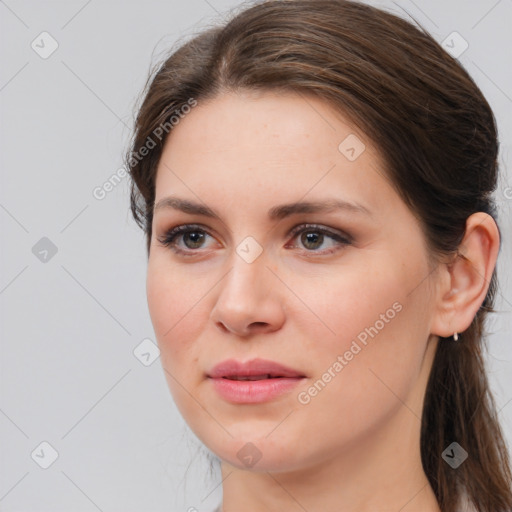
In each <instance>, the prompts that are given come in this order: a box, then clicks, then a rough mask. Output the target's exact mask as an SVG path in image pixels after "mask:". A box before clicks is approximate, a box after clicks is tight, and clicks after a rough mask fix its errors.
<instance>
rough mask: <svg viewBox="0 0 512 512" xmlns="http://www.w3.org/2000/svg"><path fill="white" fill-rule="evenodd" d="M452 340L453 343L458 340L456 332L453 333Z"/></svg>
mask: <svg viewBox="0 0 512 512" xmlns="http://www.w3.org/2000/svg"><path fill="white" fill-rule="evenodd" d="M453 339H454V340H455V341H457V340H458V339H459V335H458V334H457V333H456V332H454V333H453Z"/></svg>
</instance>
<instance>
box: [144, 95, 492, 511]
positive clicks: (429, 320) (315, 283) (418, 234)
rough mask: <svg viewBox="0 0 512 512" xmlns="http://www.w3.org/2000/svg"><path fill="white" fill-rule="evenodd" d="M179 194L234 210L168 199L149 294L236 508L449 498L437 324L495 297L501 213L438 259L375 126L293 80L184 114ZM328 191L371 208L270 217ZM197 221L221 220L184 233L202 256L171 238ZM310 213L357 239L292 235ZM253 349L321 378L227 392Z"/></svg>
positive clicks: (429, 503)
mask: <svg viewBox="0 0 512 512" xmlns="http://www.w3.org/2000/svg"><path fill="white" fill-rule="evenodd" d="M350 134H355V135H356V136H357V137H358V138H359V140H360V141H362V142H363V143H364V144H365V148H366V149H365V150H364V151H363V152H362V153H361V154H360V156H358V157H357V158H356V159H355V160H354V161H350V160H349V159H347V157H346V156H345V155H344V154H342V152H340V151H339V150H338V146H339V144H340V143H341V142H342V141H343V140H344V139H345V138H346V137H347V136H348V135H350ZM171 195H172V196H173V197H180V198H184V199H188V200H191V201H196V202H199V203H202V204H206V205H208V206H209V207H210V208H212V209H213V210H215V211H216V212H217V213H218V215H219V217H220V219H213V218H209V217H205V216H203V215H199V214H190V213H185V212H182V211H177V210H174V209H171V208H168V209H165V208H160V209H157V210H156V211H155V215H154V219H153V226H152V228H153V233H152V240H151V250H150V256H149V261H148V269H147V298H148V306H149V311H150V315H151V320H152V323H153V326H154V330H155V335H156V338H157V341H158V344H159V348H160V350H161V361H162V365H163V368H164V370H165V375H166V378H167V381H168V385H169V388H170V390H171V393H172V395H173V398H174V400H175V402H176V404H177V407H178V408H179V410H180V412H181V414H182V415H183V417H184V419H185V420H186V422H187V423H188V424H189V426H190V427H191V429H192V430H193V431H194V433H195V434H196V435H197V436H198V437H199V439H201V440H202V441H203V442H204V444H205V445H206V446H207V447H208V448H209V449H210V450H211V451H213V452H214V453H215V454H216V455H217V456H218V457H219V458H220V459H221V470H222V476H223V479H225V480H224V483H223V510H224V512H238V511H240V510H250V511H251V512H260V511H261V512H263V511H281V510H289V511H295V510H297V511H300V510H302V511H303V510H304V509H305V510H307V511H308V512H317V511H318V512H319V511H322V512H334V511H341V510H342V511H343V512H367V511H368V512H369V511H375V510H379V512H385V511H394V512H396V511H398V510H400V511H401V512H412V511H418V510H421V511H424V512H440V509H439V507H438V504H437V502H436V500H435V496H434V494H433V492H432V489H431V487H430V485H429V483H428V480H427V478H426V475H425V473H424V471H423V469H422V465H421V459H420V425H421V422H420V418H421V411H422V406H423V397H424V392H425V388H426V383H427V378H428V375H429V372H430V369H431V365H432V361H433V356H434V354H435V349H436V346H437V343H438V342H439V338H438V337H439V336H450V335H452V334H453V333H454V332H455V331H457V332H459V333H460V332H462V331H464V330H465V329H466V328H467V327H468V326H469V325H470V323H471V321H472V319H473V317H474V315H475V314H476V312H477V310H478V308H479V306H480V305H481V303H482V302H483V300H484V297H485V294H486V292H487V287H488V284H487V283H488V281H489V279H490V276H491V273H492V270H493V268H494V265H495V262H496V257H497V252H498V247H499V236H498V231H497V228H496V225H495V223H494V221H493V220H492V218H491V217H489V216H488V215H486V214H484V213H481V212H479V213H476V214H474V215H472V216H471V217H470V218H469V219H468V224H467V231H466V237H465V238H464V241H463V243H462V244H461V247H460V252H461V253H463V254H464V256H465V258H466V259H464V258H458V259H456V260H454V261H453V262H451V264H450V265H449V264H448V262H445V263H440V264H439V265H438V266H437V267H436V268H433V267H432V266H431V264H430V263H429V252H428V249H427V246H426V242H425V238H424V235H423V232H422V230H421V227H420V225H419V224H418V221H417V220H416V218H415V217H414V216H413V214H412V213H411V211H410V210H409V209H408V208H407V206H406V205H405V203H404V202H403V201H402V200H401V198H400V197H399V195H398V194H397V192H396V191H395V189H394V188H393V187H392V186H391V184H390V183H389V181H388V179H387V178H386V174H385V171H384V166H383V163H382V160H381V158H380V156H379V153H378V151H377V150H376V149H375V148H374V146H373V145H372V143H371V141H370V140H369V139H368V138H367V137H366V136H365V135H364V133H361V132H360V131H359V130H358V129H356V128H355V127H354V126H353V125H352V124H351V123H350V122H349V121H348V120H346V119H344V118H343V117H342V116H341V115H339V114H337V113H335V112H334V111H333V109H332V108H331V107H330V106H329V105H327V104H326V103H324V102H322V101H321V100H319V99H315V98H312V97H305V96H299V95H295V94H292V93H290V94H286V95H283V94H279V95H277V94H274V93H258V94H255V93H253V92H251V93H248V92H240V93H236V94H235V93H223V94H221V95H220V96H218V97H216V98H214V99H213V100H210V101H208V102H206V103H201V102H199V105H198V106H197V107H195V108H193V109H192V111H191V112H190V113H189V114H188V115H187V116H186V117H185V118H184V119H183V120H181V121H180V123H179V125H177V126H175V127H174V128H173V130H172V133H171V134H170V136H169V138H168V139H167V141H166V144H165V147H164V152H163V155H162V158H161V160H160V163H159V167H158V170H157V179H156V199H155V203H158V202H159V201H160V200H161V199H163V198H165V197H168V196H171ZM327 197H336V198H339V199H344V200H347V201H351V202H357V203H359V204H362V205H364V206H365V207H366V208H368V209H369V210H370V212H371V215H363V214H361V213H355V212H348V211H333V212H329V213H314V214H304V213H302V214H295V215H293V216H291V217H287V218H284V219H281V220H279V221H270V220H269V219H268V218H267V211H268V210H269V209H270V208H272V207H273V206H275V205H278V204H282V203H289V202H293V201H298V200H311V201H313V200H318V201H323V200H325V199H326V198H327ZM190 223H196V224H197V223H199V224H201V226H202V228H203V230H204V231H203V232H206V235H205V237H204V238H203V240H202V242H200V243H199V244H198V245H194V241H197V237H196V238H195V239H192V241H191V239H190V238H189V237H187V236H183V235H182V236H178V237H177V238H176V240H175V243H176V245H177V247H179V248H181V249H183V250H185V251H188V253H189V254H191V256H184V255H183V254H178V253H176V252H174V251H173V250H172V248H171V247H165V246H164V245H163V244H162V243H160V241H159V239H160V240H161V239H162V238H163V237H165V234H166V232H167V231H168V230H169V229H170V228H173V227H175V226H177V225H182V224H190ZM304 223H315V224H318V225H320V226H323V227H326V228H330V229H331V230H332V231H335V232H340V234H341V235H343V234H344V233H348V234H349V235H351V237H352V242H351V243H350V244H346V245H343V244H339V243H337V242H336V241H335V240H333V239H331V238H329V237H328V236H327V235H324V239H323V242H322V241H321V239H320V241H319V242H316V244H315V243H311V242H310V243H309V245H307V244H308V240H307V239H305V236H302V237H301V234H300V233H299V234H297V235H295V236H289V232H290V230H291V229H292V228H294V227H295V226H299V225H301V224H304ZM191 231H194V229H193V228H192V229H191ZM194 232H196V233H197V229H196V230H195V231H194ZM306 232H309V233H311V232H313V233H318V231H317V230H315V229H314V228H313V229H309V230H307V229H306ZM248 236H251V237H253V238H254V239H255V240H256V241H257V242H258V244H259V245H260V246H261V248H262V249H263V252H262V253H261V254H260V255H259V256H258V257H257V258H256V259H255V260H254V261H253V262H252V263H248V262H247V261H245V260H244V259H243V258H242V257H240V256H239V254H237V252H236V248H237V246H238V245H239V244H240V243H241V242H242V241H243V240H244V239H245V238H246V237H248ZM186 243H188V246H187V245H186ZM201 244H202V245H201ZM305 244H306V245H305ZM330 250H333V252H331V253H330V254H329V251H330ZM194 251H195V252H194ZM397 303H398V304H399V306H400V307H401V308H400V311H399V312H396V314H395V315H394V317H393V318H392V319H389V318H388V321H387V322H385V323H384V327H382V328H380V329H378V333H377V334H376V335H374V337H372V338H370V337H369V340H368V342H367V344H366V345H362V344H361V343H359V345H361V347H362V348H361V350H360V351H359V352H358V353H357V354H356V355H354V356H353V358H352V359H351V360H350V361H347V364H346V365H344V366H343V369H342V370H341V371H338V372H334V373H335V377H333V378H331V380H330V382H328V383H327V384H326V385H325V387H323V388H322V389H321V391H320V392H317V394H316V395H315V396H313V397H311V396H310V401H309V402H308V403H306V404H304V403H300V402H299V400H298V395H299V393H300V392H303V395H302V396H304V392H306V393H307V390H308V389H310V387H311V386H312V385H313V384H314V383H315V382H317V381H318V379H320V378H322V375H324V374H325V372H327V371H328V369H329V368H331V373H332V372H333V370H332V367H333V363H334V362H335V361H336V360H337V357H338V356H339V355H343V354H344V353H345V352H346V351H347V350H349V349H350V346H351V344H352V342H353V340H355V339H357V336H358V335H359V334H360V333H361V332H363V331H364V330H365V328H368V327H370V326H375V325H377V324H376V321H377V320H379V319H380V318H382V317H381V315H382V314H384V315H385V314H386V311H388V310H389V309H390V308H392V305H393V304H395V305H396V304H397ZM386 318H387V317H386ZM378 325H380V324H378ZM444 342H448V343H449V342H450V341H444ZM255 357H262V358H265V359H270V360H274V361H277V362H280V363H282V364H285V365H287V366H289V367H292V368H294V369H296V370H299V371H300V372H302V373H303V374H304V375H306V379H304V381H303V382H301V383H300V385H298V386H297V387H296V388H295V389H294V390H292V391H291V392H288V393H285V394H284V395H281V396H279V397H278V398H276V399H274V400H272V401H270V402H267V403H262V404H232V403H229V402H227V401H225V400H224V399H222V398H221V397H220V396H219V395H218V394H217V393H216V392H215V390H214V389H213V386H212V384H211V381H210V380H209V379H207V378H206V373H207V372H208V370H210V369H211V368H212V367H213V365H214V364H217V363H219V362H220V361H223V360H225V359H229V358H234V359H238V360H240V361H246V360H249V359H252V358H255ZM248 442H250V443H253V445H254V446H255V447H256V448H257V450H258V452H259V453H260V454H261V458H260V460H259V461H258V462H257V463H256V464H255V465H254V466H252V467H248V465H247V464H245V463H244V462H243V461H242V460H240V459H239V458H238V457H237V452H238V451H239V450H240V449H241V448H242V447H244V445H246V443H248ZM253 450H254V449H253Z"/></svg>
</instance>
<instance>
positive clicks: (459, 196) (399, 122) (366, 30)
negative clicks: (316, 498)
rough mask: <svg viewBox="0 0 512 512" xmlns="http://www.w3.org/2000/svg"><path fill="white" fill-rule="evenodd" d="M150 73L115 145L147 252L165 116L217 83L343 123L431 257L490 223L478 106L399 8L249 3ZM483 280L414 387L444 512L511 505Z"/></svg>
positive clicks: (425, 458)
mask: <svg viewBox="0 0 512 512" xmlns="http://www.w3.org/2000/svg"><path fill="white" fill-rule="evenodd" d="M153 74H154V76H153V77H151V76H150V78H149V79H148V82H147V84H146V87H145V91H144V100H143V102H142V104H141V106H140V108H139V109H138V115H137V118H136V123H135V132H134V138H133V141H132V143H131V147H130V150H129V152H127V154H126V164H127V168H128V170H129V172H130V175H131V178H132V188H131V211H132V214H133V216H134V218H135V220H136V222H137V223H138V225H139V226H140V227H141V228H142V229H143V230H144V232H145V234H146V242H147V245H146V249H147V254H148V256H149V253H150V243H151V236H152V234H151V231H152V230H151V224H152V219H153V204H154V200H155V176H156V170H157V165H158V162H159V159H160V156H161V153H162V148H163V144H164V143H165V140H166V136H167V134H168V133H170V132H171V130H172V126H174V125H173V123H170V124H169V119H170V118H171V117H172V116H174V123H176V122H179V119H180V118H181V117H182V114H183V112H186V110H184V107H183V106H184V105H187V104H189V105H190V104H191V100H192V101H198V102H201V101H206V100H207V99H212V98H215V97H216V96H218V95H220V94H222V93H223V92H227V91H238V90H252V91H274V92H276V91H282V92H295V93H298V94H303V95H313V96H315V97H317V98H320V99H323V100H324V101H326V102H328V103H329V104H330V105H331V107H332V108H333V109H336V110H338V111H339V112H340V113H341V114H342V115H344V116H345V117H346V118H348V119H349V120H350V121H352V122H353V123H354V125H355V126H357V127H358V128H359V129H361V130H362V132H363V133H365V134H366V135H367V136H368V137H369V138H370V139H371V140H372V141H373V142H374V143H375V145H376V147H377V148H378V149H379V151H380V155H381V157H382V159H383V161H384V163H385V165H386V172H387V177H388V179H390V181H391V183H392V184H393V186H395V188H396V190H397V191H398V193H399V194H400V196H401V197H402V198H403V200H404V201H405V203H406V204H407V205H408V207H409V208H410V210H411V211H412V212H413V214H414V215H416V216H417V218H418V219H419V220H420V222H421V225H422V227H423V230H424V233H425V238H426V240H427V243H428V247H429V249H430V253H431V257H432V258H433V259H434V260H439V261H441V258H445V257H450V256H454V255H455V256H457V255H458V252H457V249H458V247H459V244H460V242H461V240H462V239H463V237H464V234H465V225H466V219H467V218H468V217H469V216H470V215H471V214H473V213H474V212H478V211H482V212H486V213H488V214H490V215H491V216H493V218H494V219H496V207H495V205H494V203H493V199H492V193H493V191H494V190H495V188H496V185H497V172H498V165H497V156H498V141H497V129H496V122H495V118H494V115H493V113H492V111H491V108H490V107H489V104H488V103H487V101H486V100H485V98H484V96H483V95H482V93H481V91H480V90H479V89H478V87H477V86H476V84H475V83H474V81H473V80H472V79H471V77H470V76H469V74H468V73H467V72H466V71H465V69H464V68H463V67H462V66H461V65H460V63H459V62H458V61H457V60H456V59H454V58H452V57H451V56H450V55H449V54H448V53H446V52H445V51H444V50H443V49H442V47H441V46H440V45H439V44H438V43H437V42H436V41H435V40H434V39H433V38H432V36H430V35H429V34H428V33H427V31H426V30H424V29H423V28H418V27H416V26H414V25H413V24H412V23H410V22H408V21H405V20H404V19H402V18H401V17H398V16H395V15H393V14H391V13H389V12H386V11H383V10H380V9H377V8H374V7H370V6H368V5H364V4H361V3H356V2H353V1H344V0H284V1H282V0H281V1H279V0H270V1H266V2H259V3H256V4H253V5H252V6H249V7H247V8H245V9H244V10H242V11H241V12H239V13H238V14H236V15H235V16H234V17H232V19H230V20H229V21H228V22H227V23H225V24H224V25H223V26H219V27H214V28H210V29H208V30H205V31H203V32H202V33H200V34H199V35H197V36H195V37H194V38H193V39H191V40H190V41H188V42H186V43H185V44H182V45H181V47H179V48H178V49H177V50H176V51H174V50H173V51H172V53H171V55H170V56H169V57H168V58H166V59H165V61H164V62H163V64H161V65H159V67H158V68H157V69H156V71H155V72H154V73H153ZM165 123H167V125H165ZM162 126H163V127H164V131H163V132H162ZM162 135H163V136H162ZM150 140H151V141H152V142H151V143H149V141H150ZM150 145H151V149H150V150H149V151H144V155H143V157H141V153H142V152H141V148H143V147H146V148H149V146H150ZM459 256H460V257H463V256H461V255H459ZM496 288H497V281H496V271H494V273H493V275H492V279H491V282H490V283H489V289H488V293H487V296H486V298H485V300H484V302H483V304H482V306H481V307H480V309H479V311H478V312H477V314H476V315H475V318H474V319H473V322H472V324H471V326H470V327H469V328H468V329H467V330H466V331H465V332H463V333H461V334H460V335H459V340H458V341H455V340H453V339H451V338H450V339H444V338H441V339H440V343H439V345H438V348H437V352H436V355H435V360H434V362H433V367H432V371H431V374H430V378H429V382H428V385H427V389H426V395H425V401H424V409H423V417H422V425H421V458H422V463H423V468H424V470H425V473H426V475H427V477H428V479H429V481H430V484H431V486H432V488H433V490H434V493H435V495H436V497H437V500H438V503H439V506H440V508H441V510H442V511H443V512H455V511H456V510H457V506H458V505H459V503H460V500H461V499H462V497H463V496H467V499H468V500H469V501H470V502H471V503H472V504H473V506H474V507H475V509H476V510H477V511H478V512H509V511H510V510H512V491H511V481H512V477H511V471H510V462H509V455H508V451H507V446H506V443H505V441H504V438H503V435H502V432H501V429H500V425H499V421H498V417H497V412H496V406H495V403H494V400H493V396H492V394H491V391H490V387H489V383H488V380H487V375H486V370H485V364H484V353H483V349H484V346H483V345H484V336H485V334H486V333H485V332H484V319H485V317H486V314H487V313H488V312H492V311H494V310H493V304H494V300H495V295H496ZM454 441H456V442H457V443H459V445H461V446H462V447H463V448H464V449H465V450H466V451H467V452H468V458H467V459H466V460H465V461H464V462H463V463H462V464H461V465H460V466H459V467H458V468H456V469H453V468H452V467H451V466H450V465H448V464H447V463H446V462H445V461H444V460H443V458H442V453H443V451H444V450H445V449H446V448H447V447H448V446H449V445H450V444H451V443H452V442H454Z"/></svg>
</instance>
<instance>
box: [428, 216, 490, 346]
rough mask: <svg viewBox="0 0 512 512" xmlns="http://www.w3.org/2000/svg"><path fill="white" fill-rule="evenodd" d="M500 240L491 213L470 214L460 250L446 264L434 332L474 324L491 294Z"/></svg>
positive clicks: (440, 333) (450, 332) (449, 332)
mask: <svg viewBox="0 0 512 512" xmlns="http://www.w3.org/2000/svg"><path fill="white" fill-rule="evenodd" d="M499 244H500V237H499V231H498V227H497V226H496V222H495V221H494V219H493V218H492V217H491V216H490V215H488V214H486V213H484V212H477V213H474V214H473V215H471V216H469V217H468V219H467V221H466V231H465V235H464V238H463V240H462V242H461V244H460V247H459V250H458V254H457V255H456V256H455V258H454V260H452V262H450V263H449V264H445V269H444V272H445V277H446V279H445V280H444V282H443V285H442V286H440V287H439V296H438V298H437V305H436V309H435V316H434V318H433V322H432V326H431V328H432V334H436V335H438V336H441V337H449V336H453V335H454V333H461V332H463V331H465V330H466V329H467V328H468V327H469V326H470V325H471V322H472V321H473V319H474V317H475V315H476V314H477V312H478V310H479V308H480V306H481V305H482V303H483V301H484V300H485V296H486V295H487V290H488V289H489V283H490V280H491V277H492V273H493V271H494V268H495V266H496V259H497V257H498V252H499Z"/></svg>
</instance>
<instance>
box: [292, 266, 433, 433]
mask: <svg viewBox="0 0 512 512" xmlns="http://www.w3.org/2000/svg"><path fill="white" fill-rule="evenodd" d="M368 269H372V270H368ZM424 273H425V272H424V269H423V268H422V266H421V265H417V266H416V267H415V268H413V267H408V268H406V267H405V266H404V265H400V264H397V262H396V261H395V262H394V264H393V265H392V264H391V262H387V264H386V262H385V261H382V260H381V262H380V264H375V265H373V266H371V265H367V268H366V269H361V271H354V270H351V272H350V273H341V272H340V273H339V274H338V275H339V277H331V279H329V280H325V281H324V282H323V284H322V286H319V287H315V290H314V291H313V290H309V292H308V291H307V290H306V289H304V288H303V289H302V290H300V292H299V293H300V294H301V296H304V297H308V298H309V299H308V306H310V308H311V310H313V311H315V312H317V314H318V318H319V321H316V320H315V319H314V318H313V323H312V322H311V318H312V316H311V313H309V314H308V315H307V318H308V319H309V322H306V319H305V318H304V316H303V317H302V318H303V320H302V322H303V325H302V326H301V327H302V331H303V332H304V333H305V336H303V337H302V339H303V342H304V344H305V350H304V361H315V363H314V377H315V378H314V379H312V380H313V382H318V380H317V379H320V380H321V382H319V383H318V386H317V387H318V388H319V389H321V391H318V393H317V394H316V395H315V398H314V400H315V401H317V405H318V407H319V410H321V409H324V410H325V411H327V410H332V407H340V408H348V409H349V410H353V411H359V413H360V414H361V415H364V416H365V417H368V418H369V417H371V416H372V415H378V414H380V413H381V412H382V411H383V409H385V408H388V407H389V406H390V404H396V403H400V402H399V400H397V397H396V396H400V397H404V396H405V395H406V394H407V392H408V390H409V389H410V388H411V386H412V383H413V381H414V378H415V376H417V374H418V372H419V371H420V367H421V362H422V357H423V353H424V350H425V343H426V339H427V336H428V304H427V303H426V301H425V289H424V288H422V287H421V286H420V287H418V289H417V290H416V292H415V293H410V291H411V289H412V288H414V286H412V283H413V282H415V280H416V282H420V281H421V279H420V277H424ZM308 324H309V327H308ZM313 326H314V327H313ZM308 333H309V335H308ZM423 338H424V341H422V339H423ZM339 356H341V361H340V359H339ZM336 362H337V364H336ZM398 370H399V371H398ZM329 371H330V374H329ZM333 374H334V375H335V377H333V376H332V375H333ZM326 381H327V384H326V385H325V386H323V384H324V382H326ZM390 389H391V390H393V391H390ZM313 393H315V391H313ZM395 394H396V395H395ZM320 396H322V397H321V398H320ZM329 403H330V404H331V405H330V406H328V404H329ZM333 404H337V405H333ZM379 411H380V412H379ZM343 416H344V415H343ZM346 420H347V418H346ZM348 421H350V420H348ZM356 426H357V424H354V425H353V427H354V428H355V427H356Z"/></svg>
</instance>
